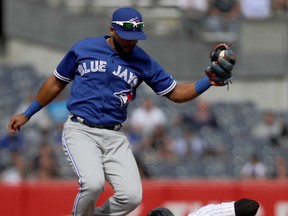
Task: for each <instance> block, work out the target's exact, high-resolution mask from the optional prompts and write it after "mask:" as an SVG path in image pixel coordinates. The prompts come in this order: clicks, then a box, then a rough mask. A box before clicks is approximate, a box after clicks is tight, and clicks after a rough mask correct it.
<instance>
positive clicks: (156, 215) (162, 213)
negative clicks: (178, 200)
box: [147, 207, 174, 216]
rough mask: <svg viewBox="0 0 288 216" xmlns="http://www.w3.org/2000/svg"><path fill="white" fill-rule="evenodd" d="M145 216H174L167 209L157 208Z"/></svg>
mask: <svg viewBox="0 0 288 216" xmlns="http://www.w3.org/2000/svg"><path fill="white" fill-rule="evenodd" d="M147 216H174V214H173V213H172V212H171V211H170V210H169V209H167V208H164V207H159V208H154V209H152V210H151V211H150V212H149V213H148V215H147Z"/></svg>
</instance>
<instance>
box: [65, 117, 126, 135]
mask: <svg viewBox="0 0 288 216" xmlns="http://www.w3.org/2000/svg"><path fill="white" fill-rule="evenodd" d="M70 119H71V121H73V122H79V123H82V124H84V125H86V126H88V127H91V128H99V129H107V130H115V131H118V130H119V129H120V128H121V127H122V124H117V125H112V126H100V125H94V124H91V123H89V122H87V121H85V120H84V119H82V118H79V117H77V116H76V115H72V116H71V117H70ZM80 119H81V120H80Z"/></svg>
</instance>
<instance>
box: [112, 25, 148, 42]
mask: <svg viewBox="0 0 288 216" xmlns="http://www.w3.org/2000/svg"><path fill="white" fill-rule="evenodd" d="M113 27H114V29H115V31H116V34H117V35H118V36H119V37H121V38H122V39H124V40H146V39H147V36H146V34H145V33H144V32H143V31H137V30H136V29H135V30H133V31H125V30H124V29H122V28H121V29H119V27H118V26H113Z"/></svg>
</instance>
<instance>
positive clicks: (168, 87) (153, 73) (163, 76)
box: [144, 59, 177, 96]
mask: <svg viewBox="0 0 288 216" xmlns="http://www.w3.org/2000/svg"><path fill="white" fill-rule="evenodd" d="M150 63H151V64H150V68H149V71H148V72H146V73H145V74H146V76H145V77H144V81H145V83H146V84H147V85H148V86H150V87H151V88H152V89H153V91H154V92H155V93H156V94H157V95H162V96H164V95H166V94H168V93H169V92H171V91H172V90H173V89H174V88H175V86H176V84H177V82H176V81H175V80H174V79H173V77H172V76H171V75H169V74H168V73H167V72H166V71H165V70H164V69H163V68H162V67H161V66H160V65H159V64H158V63H157V62H156V61H155V60H153V59H151V62H150Z"/></svg>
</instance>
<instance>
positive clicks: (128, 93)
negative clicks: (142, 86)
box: [114, 90, 133, 107]
mask: <svg viewBox="0 0 288 216" xmlns="http://www.w3.org/2000/svg"><path fill="white" fill-rule="evenodd" d="M114 95H115V96H116V97H117V98H119V99H120V102H121V107H125V106H126V105H127V104H128V103H129V102H130V101H132V100H133V92H132V90H124V91H121V92H115V93H114Z"/></svg>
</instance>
